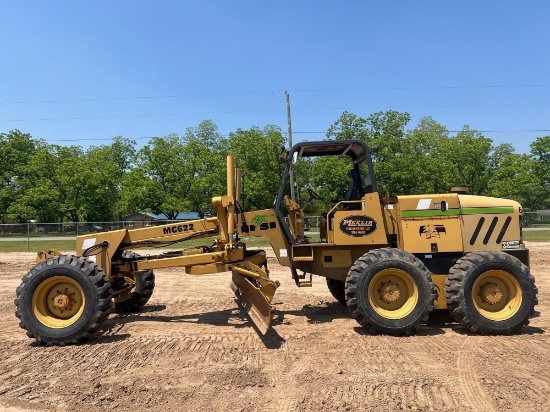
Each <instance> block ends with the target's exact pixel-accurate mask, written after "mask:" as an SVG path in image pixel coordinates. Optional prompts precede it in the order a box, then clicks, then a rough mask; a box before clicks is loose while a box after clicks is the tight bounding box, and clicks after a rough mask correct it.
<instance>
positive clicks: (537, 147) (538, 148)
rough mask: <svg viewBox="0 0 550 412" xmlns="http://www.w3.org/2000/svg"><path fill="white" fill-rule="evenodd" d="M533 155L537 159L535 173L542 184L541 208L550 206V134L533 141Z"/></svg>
mask: <svg viewBox="0 0 550 412" xmlns="http://www.w3.org/2000/svg"><path fill="white" fill-rule="evenodd" d="M531 155H532V156H533V158H534V159H535V161H536V162H537V163H536V166H535V174H536V175H537V176H538V178H539V179H540V182H541V186H542V189H543V190H542V194H541V196H542V199H541V200H542V201H541V202H540V206H539V207H540V208H545V209H547V208H550V136H544V137H537V139H536V140H535V141H534V142H533V143H531Z"/></svg>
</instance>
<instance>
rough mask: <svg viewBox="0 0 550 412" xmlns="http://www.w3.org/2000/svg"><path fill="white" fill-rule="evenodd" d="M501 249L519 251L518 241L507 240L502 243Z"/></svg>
mask: <svg viewBox="0 0 550 412" xmlns="http://www.w3.org/2000/svg"><path fill="white" fill-rule="evenodd" d="M502 248H503V249H519V240H508V241H506V242H502Z"/></svg>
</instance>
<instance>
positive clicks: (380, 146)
mask: <svg viewBox="0 0 550 412" xmlns="http://www.w3.org/2000/svg"><path fill="white" fill-rule="evenodd" d="M410 120H411V116H410V115H409V114H408V113H405V112H398V111H395V110H388V111H385V112H376V113H373V114H371V115H369V116H368V117H367V118H362V117H359V116H357V115H355V114H353V113H348V112H344V113H343V114H342V115H341V116H340V118H339V119H338V120H337V121H336V122H335V123H334V124H333V125H332V126H330V127H329V129H328V131H327V137H328V138H335V139H338V140H342V139H360V140H363V141H365V142H366V143H367V144H368V146H369V147H370V149H371V151H372V152H373V153H372V158H373V163H374V172H375V174H376V179H377V182H378V190H379V192H381V193H384V192H385V191H389V192H391V193H396V192H397V191H398V190H399V189H400V187H401V186H402V185H401V186H400V185H399V184H397V183H396V180H395V179H394V177H393V176H394V173H395V172H396V162H397V158H398V157H399V156H402V151H403V147H402V146H403V139H404V137H405V128H406V126H407V124H408V123H409V121H410Z"/></svg>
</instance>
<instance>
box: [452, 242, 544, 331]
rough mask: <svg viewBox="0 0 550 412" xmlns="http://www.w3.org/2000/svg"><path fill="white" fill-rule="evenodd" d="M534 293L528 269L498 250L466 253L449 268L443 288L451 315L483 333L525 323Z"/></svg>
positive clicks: (511, 327) (468, 327)
mask: <svg viewBox="0 0 550 412" xmlns="http://www.w3.org/2000/svg"><path fill="white" fill-rule="evenodd" d="M537 292H538V291H537V287H536V286H535V278H534V277H533V276H532V275H531V273H530V272H529V268H528V267H527V266H525V265H524V264H523V263H521V262H520V261H519V259H517V258H515V257H514V256H512V255H509V254H508V253H504V252H501V251H481V252H472V253H468V254H467V255H466V256H464V257H463V258H461V259H460V260H458V261H457V262H456V264H455V265H454V266H453V267H452V268H451V270H450V272H449V276H448V277H447V279H446V287H445V295H446V298H447V306H448V307H449V310H450V312H451V315H452V316H453V318H455V319H456V320H457V321H458V322H459V323H460V325H462V326H463V327H464V328H466V329H468V330H469V331H471V332H477V333H481V334H483V335H508V334H511V333H515V332H519V331H520V330H521V328H522V327H523V326H525V325H528V324H529V318H530V317H532V316H533V313H534V308H535V305H536V304H537Z"/></svg>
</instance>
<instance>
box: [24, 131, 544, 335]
mask: <svg viewBox="0 0 550 412" xmlns="http://www.w3.org/2000/svg"><path fill="white" fill-rule="evenodd" d="M325 156H335V157H336V158H338V159H346V161H347V162H348V164H349V166H350V172H349V178H350V179H351V181H350V182H349V190H348V192H347V193H346V195H344V196H342V198H340V199H336V200H335V201H334V203H331V207H330V208H329V209H328V210H326V212H325V213H323V217H324V218H323V220H322V222H321V224H320V236H319V238H318V239H317V238H313V237H308V236H307V233H306V232H304V209H305V208H306V207H307V206H308V205H309V204H310V203H311V202H313V201H316V200H319V199H320V196H319V195H318V194H317V193H316V191H314V190H313V188H312V187H307V188H305V189H306V190H303V191H302V192H306V191H307V193H309V199H307V201H306V202H303V206H300V204H299V203H298V202H296V201H294V200H292V199H290V198H289V197H288V196H287V195H286V193H288V187H289V172H290V169H291V168H292V167H295V166H293V165H294V163H296V162H297V161H300V160H308V159H312V158H316V157H325ZM284 161H285V169H284V173H283V176H282V181H281V185H280V188H279V191H278V194H277V196H276V198H275V202H274V208H273V209H267V210H257V211H244V210H242V207H241V191H242V190H241V183H242V174H241V169H239V168H235V160H234V158H233V157H231V156H229V157H228V159H227V193H226V194H225V195H223V196H219V197H214V198H213V199H212V204H213V206H214V207H215V209H216V211H217V216H216V217H210V218H205V219H197V220H194V221H187V222H181V223H173V224H167V225H163V226H156V227H146V228H136V229H122V230H115V231H109V232H104V233H94V234H89V235H85V236H79V237H77V241H76V252H77V253H76V255H75V256H73V255H63V254H60V253H59V252H57V251H55V250H48V251H42V252H39V253H38V256H37V264H36V266H34V267H33V268H32V269H31V270H30V271H29V272H28V273H27V274H26V275H25V276H24V277H23V279H22V283H21V285H20V286H19V287H18V288H17V292H16V299H15V305H16V315H17V317H18V318H19V319H20V325H21V327H22V328H23V329H25V330H26V331H27V335H28V336H29V337H31V338H34V339H36V341H38V342H39V343H46V344H49V345H64V344H68V343H77V342H81V341H83V340H86V339H87V338H89V337H90V336H91V335H92V334H93V333H94V332H95V331H96V330H98V329H99V328H100V326H101V323H102V322H103V321H104V320H105V319H106V318H107V316H108V314H109V313H110V312H111V311H112V310H114V311H117V312H133V311H139V310H140V309H141V308H142V307H143V306H144V305H145V304H146V303H147V301H148V299H149V298H150V297H151V294H152V293H153V289H154V286H155V277H154V272H153V270H154V269H159V268H167V267H183V268H184V270H185V272H186V273H188V274H192V275H202V274H208V273H221V272H228V273H231V282H230V285H231V288H232V289H233V291H234V293H235V295H236V296H237V298H238V302H239V303H240V306H241V307H242V308H243V309H244V310H246V312H247V313H248V314H249V315H250V318H251V319H252V321H253V322H254V324H255V325H256V326H257V328H258V330H259V331H260V332H261V333H266V332H267V331H268V329H269V328H270V326H271V319H272V311H273V307H272V305H271V304H272V300H273V296H274V293H275V291H276V289H277V288H278V287H279V285H280V283H279V281H277V280H273V279H271V278H270V277H269V270H268V268H267V258H266V253H265V252H264V251H263V250H249V249H247V248H246V242H245V240H246V239H247V238H248V237H250V236H258V237H264V238H266V239H267V240H268V241H269V243H270V244H271V246H272V248H273V250H274V252H275V255H276V257H277V259H278V260H279V262H280V263H281V264H282V265H284V266H287V267H289V268H290V273H291V274H292V278H293V279H294V281H295V283H296V285H297V286H299V287H308V286H311V284H312V283H311V282H312V279H313V278H312V275H317V276H323V277H325V278H326V281H327V285H328V288H329V290H330V292H331V293H332V295H333V296H334V297H335V298H336V299H337V300H338V301H339V302H341V303H342V304H344V305H347V306H348V308H349V311H350V313H351V316H352V317H353V318H354V319H356V320H357V321H358V322H359V323H360V324H361V326H363V327H364V328H365V329H366V330H367V331H369V332H371V333H385V334H391V335H409V334H411V333H414V332H415V331H416V330H417V329H418V328H419V327H420V325H421V324H422V323H425V322H426V321H427V320H428V315H429V314H430V312H431V311H432V310H434V309H436V310H444V309H445V310H449V311H450V313H451V314H452V316H453V317H454V318H455V319H456V320H457V321H458V322H459V323H460V324H461V325H462V326H463V327H465V328H466V329H468V330H470V331H472V332H478V333H481V334H509V333H513V332H518V331H519V330H520V329H521V327H522V326H524V325H527V324H528V322H529V318H530V317H531V316H532V315H533V313H534V306H535V304H536V303H537V298H536V294H537V288H536V286H535V281H534V278H533V276H532V275H531V274H530V271H529V251H528V249H526V248H525V245H524V243H523V242H522V232H521V217H522V209H521V206H520V205H519V204H518V203H517V202H515V201H512V200H506V199H496V198H490V197H480V196H470V195H467V194H464V193H456V192H451V193H446V194H429V195H414V196H389V195H388V194H385V195H383V196H380V195H379V193H378V187H377V183H376V178H375V175H374V170H373V164H372V159H371V152H370V150H369V148H368V146H367V145H366V144H365V143H364V142H362V141H358V140H342V141H322V142H303V143H299V144H297V145H295V146H294V147H293V148H292V149H290V150H289V151H286V152H285V155H284ZM306 169H307V168H306ZM206 237H210V238H212V237H213V238H214V239H213V240H211V243H210V244H207V245H205V246H200V247H188V248H185V249H183V250H179V251H167V252H164V253H156V250H154V251H153V252H151V248H155V247H159V246H167V245H173V244H175V243H179V242H185V241H188V240H191V239H197V238H206ZM143 248H148V249H147V252H146V253H147V254H145V255H139V254H138V253H136V252H135V250H136V249H143ZM182 293H183V291H182Z"/></svg>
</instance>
